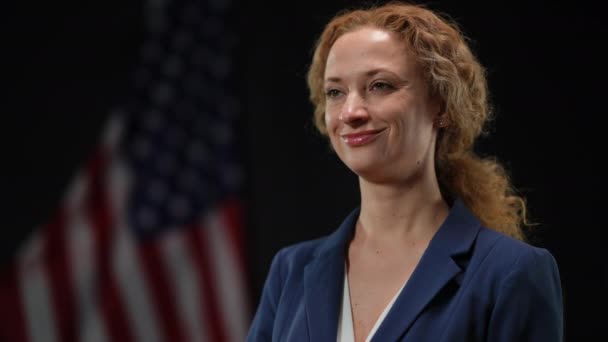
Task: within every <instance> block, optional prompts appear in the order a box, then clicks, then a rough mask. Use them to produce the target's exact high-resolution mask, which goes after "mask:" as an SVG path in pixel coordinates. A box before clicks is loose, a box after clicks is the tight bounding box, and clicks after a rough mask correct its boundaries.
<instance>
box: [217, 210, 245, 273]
mask: <svg viewBox="0 0 608 342" xmlns="http://www.w3.org/2000/svg"><path fill="white" fill-rule="evenodd" d="M219 212H220V214H221V216H222V220H223V221H224V222H225V223H226V224H225V225H224V227H225V229H226V230H227V233H228V236H229V240H230V243H231V250H232V252H233V254H234V258H235V261H236V266H237V268H236V269H235V271H237V272H238V273H239V274H241V275H242V276H243V277H244V278H246V277H245V276H246V274H247V272H246V267H245V260H247V259H246V258H245V251H246V249H245V239H244V238H243V233H242V227H243V226H244V223H243V220H242V217H243V208H242V206H241V204H240V202H239V201H237V200H236V199H229V200H227V201H226V202H225V203H224V205H222V206H221V210H220V211H219Z"/></svg>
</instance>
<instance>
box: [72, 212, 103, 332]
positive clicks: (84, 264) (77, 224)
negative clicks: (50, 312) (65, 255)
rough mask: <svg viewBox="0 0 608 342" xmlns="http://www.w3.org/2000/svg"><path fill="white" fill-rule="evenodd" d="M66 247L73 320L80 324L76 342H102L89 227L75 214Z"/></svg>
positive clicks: (101, 326) (85, 221) (101, 323)
mask: <svg viewBox="0 0 608 342" xmlns="http://www.w3.org/2000/svg"><path fill="white" fill-rule="evenodd" d="M68 238H69V240H68V245H69V250H68V252H69V255H70V258H69V259H70V261H71V264H72V265H71V269H72V270H73V271H72V274H73V276H74V287H75V289H76V292H75V295H76V299H77V301H76V302H77V312H78V314H77V315H76V318H77V319H78V321H79V322H80V324H78V326H79V327H80V331H79V334H78V341H105V340H106V337H105V331H104V329H105V327H104V326H103V322H102V321H101V317H100V312H99V310H98V307H97V306H96V305H95V304H96V303H95V299H96V298H95V271H96V270H95V260H94V255H95V250H96V246H95V244H94V241H93V238H92V232H91V225H90V224H89V222H87V219H86V217H84V216H83V215H82V214H79V213H75V214H74V220H73V222H72V223H71V224H70V225H69V227H68Z"/></svg>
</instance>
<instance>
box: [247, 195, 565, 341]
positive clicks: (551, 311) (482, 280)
mask: <svg viewBox="0 0 608 342" xmlns="http://www.w3.org/2000/svg"><path fill="white" fill-rule="evenodd" d="M358 216H359V210H358V209H357V210H355V211H353V212H352V213H351V214H350V215H349V216H348V217H347V218H346V220H344V222H343V223H342V225H341V226H340V227H339V228H338V230H337V231H335V232H334V233H333V234H331V235H329V236H328V237H325V238H321V239H318V240H314V241H307V242H303V243H299V244H297V245H294V246H291V247H287V248H284V249H282V250H281V251H279V252H278V253H277V255H276V256H275V257H274V259H273V262H272V266H271V268H270V273H269V275H268V277H267V279H266V283H265V285H264V290H263V293H262V296H261V299H260V304H259V306H258V309H257V312H256V314H255V318H254V320H253V323H252V325H251V327H250V330H249V334H248V337H247V341H250V342H253V341H314V342H323V341H332V342H333V341H336V338H337V329H338V318H339V314H340V308H341V303H342V289H343V285H344V284H343V281H344V271H345V270H344V262H345V256H346V251H347V247H348V243H349V241H350V239H351V238H352V236H353V233H354V227H355V223H356V221H357V218H358ZM562 340H563V307H562V290H561V285H560V277H559V272H558V268H557V264H556V262H555V260H554V258H553V256H552V255H551V254H550V253H549V252H548V251H547V250H545V249H542V248H537V247H533V246H530V245H528V244H526V243H523V242H520V241H518V240H515V239H512V238H510V237H508V236H506V235H504V234H501V233H498V232H496V231H493V230H490V229H488V228H486V227H483V226H481V224H480V223H479V221H478V220H477V219H476V218H475V217H474V216H473V214H472V213H471V212H470V211H469V210H468V209H467V208H466V207H465V205H464V204H463V203H462V201H460V200H457V201H455V203H454V205H453V206H452V208H451V210H450V213H449V215H448V217H447V219H446V220H445V222H444V223H443V224H442V226H441V227H440V229H439V230H438V231H437V233H436V234H435V236H434V237H433V239H432V240H431V242H430V243H429V245H428V247H427V249H426V251H425V252H424V254H423V256H422V258H421V259H420V262H419V264H418V265H417V267H416V269H415V270H414V272H413V273H412V275H411V277H410V279H409V280H408V282H407V283H406V285H405V287H404V288H403V290H402V291H401V294H400V295H399V296H398V297H397V300H396V301H395V303H394V304H393V307H392V308H391V309H390V311H389V312H388V315H387V316H386V317H385V319H384V321H383V322H382V324H381V325H380V327H379V328H378V330H377V331H376V333H375V335H374V336H373V338H372V341H373V342H387V341H388V342H390V341H416V342H420V341H433V342H435V341H458V342H463V341H466V342H473V341H491V342H503V341H505V342H506V341H509V342H512V341H518V342H521V341H539V342H540V341H542V342H553V341H562Z"/></svg>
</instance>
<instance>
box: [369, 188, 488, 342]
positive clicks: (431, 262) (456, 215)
mask: <svg viewBox="0 0 608 342" xmlns="http://www.w3.org/2000/svg"><path fill="white" fill-rule="evenodd" d="M479 228H480V224H479V221H478V220H477V219H476V218H475V217H474V216H473V214H471V213H470V212H469V210H468V209H467V208H466V207H465V206H464V204H463V203H462V202H461V201H460V200H456V201H455V202H454V205H453V206H452V209H451V210H450V213H449V215H448V217H447V218H446V220H445V222H444V223H443V224H442V226H441V227H440V228H439V230H438V231H437V233H436V234H435V236H434V237H433V239H432V240H431V242H430V243H429V246H428V247H427V249H426V251H425V252H424V254H423V256H422V258H421V260H420V262H419V263H418V265H417V266H416V269H415V270H414V272H413V273H412V276H411V277H410V279H409V280H408V282H407V284H406V285H405V287H404V288H403V290H402V291H401V293H400V294H399V297H397V300H396V301H395V303H394V304H393V307H392V308H391V309H390V311H389V313H388V315H387V316H386V317H385V319H384V321H383V322H382V324H381V325H380V327H379V328H378V330H377V331H376V333H375V334H374V336H373V338H372V341H373V342H375V341H398V340H399V339H401V338H402V337H403V335H404V334H406V333H407V331H408V330H409V328H410V327H411V325H412V324H413V323H414V322H415V320H416V318H417V317H418V316H419V315H420V314H421V312H422V311H423V310H424V308H425V307H426V306H427V305H428V303H429V302H430V301H431V300H432V299H433V298H434V297H435V296H436V295H437V294H438V293H439V291H440V290H441V289H442V288H443V287H444V286H445V285H446V284H447V283H448V282H449V281H450V280H452V279H453V278H454V277H455V276H456V275H458V274H459V273H460V272H462V270H461V267H460V266H459V265H458V264H457V263H456V262H455V261H454V259H453V257H454V256H456V255H459V254H463V253H466V252H467V251H468V250H469V249H470V248H471V246H472V244H473V242H474V240H475V238H476V236H477V233H478V232H479Z"/></svg>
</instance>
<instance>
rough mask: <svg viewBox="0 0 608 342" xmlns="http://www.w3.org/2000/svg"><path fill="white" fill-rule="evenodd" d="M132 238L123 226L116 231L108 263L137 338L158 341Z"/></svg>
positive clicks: (152, 313) (153, 313) (151, 341)
mask: <svg viewBox="0 0 608 342" xmlns="http://www.w3.org/2000/svg"><path fill="white" fill-rule="evenodd" d="M135 248H136V246H135V241H133V237H132V236H131V235H130V234H128V231H127V227H126V226H123V227H122V229H120V231H119V232H118V241H116V246H115V247H114V249H115V254H114V255H113V258H112V259H113V260H112V267H113V271H114V275H115V277H116V282H117V285H118V288H119V291H120V296H121V300H122V302H123V303H124V304H125V310H126V313H127V316H128V318H129V320H130V322H129V323H130V327H131V328H132V329H133V335H134V337H135V338H136V340H137V341H145V342H148V341H150V342H156V341H162V339H161V333H160V331H159V330H158V327H159V324H158V318H157V315H156V311H154V307H153V306H152V305H151V301H150V298H151V297H150V290H149V289H148V286H147V283H146V281H145V277H144V275H143V273H142V268H141V264H140V260H139V259H138V258H137V254H136V253H135Z"/></svg>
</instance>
